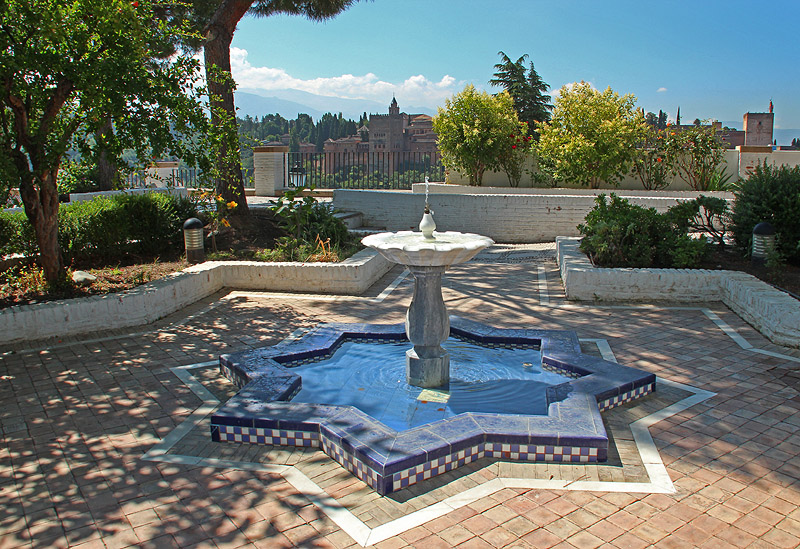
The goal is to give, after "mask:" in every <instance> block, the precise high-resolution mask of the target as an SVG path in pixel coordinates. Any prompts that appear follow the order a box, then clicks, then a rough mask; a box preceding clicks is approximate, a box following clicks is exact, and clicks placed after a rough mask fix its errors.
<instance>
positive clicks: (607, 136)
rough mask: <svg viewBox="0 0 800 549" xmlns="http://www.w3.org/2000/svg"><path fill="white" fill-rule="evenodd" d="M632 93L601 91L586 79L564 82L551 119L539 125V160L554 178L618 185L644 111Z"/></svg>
mask: <svg viewBox="0 0 800 549" xmlns="http://www.w3.org/2000/svg"><path fill="white" fill-rule="evenodd" d="M635 102H636V98H635V97H634V96H633V95H630V94H628V95H623V96H620V95H619V94H618V93H616V92H615V91H613V90H612V89H611V88H607V89H606V90H605V91H603V92H600V91H597V90H595V89H594V88H592V86H591V85H589V84H588V83H586V82H580V83H576V84H573V85H572V86H564V87H562V88H561V91H560V94H559V97H558V98H557V99H556V100H555V109H554V110H553V119H552V120H551V121H550V122H549V123H545V124H541V125H540V130H539V143H538V154H539V166H540V168H541V169H543V170H544V171H545V172H547V173H548V174H550V175H551V176H552V177H553V178H554V179H555V180H557V181H562V182H576V183H580V184H582V185H589V186H591V187H592V188H593V189H596V188H598V187H599V186H600V182H601V181H605V182H606V183H609V184H613V185H618V184H619V181H620V180H621V179H622V177H623V176H624V175H625V174H626V173H628V172H629V171H630V167H631V162H632V160H633V158H634V155H635V154H636V150H635V146H636V143H637V142H638V141H639V140H640V139H641V136H642V132H643V129H644V117H643V116H642V113H641V111H639V110H638V109H636V108H635V107H634V104H635Z"/></svg>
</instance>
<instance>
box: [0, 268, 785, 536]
mask: <svg viewBox="0 0 800 549" xmlns="http://www.w3.org/2000/svg"><path fill="white" fill-rule="evenodd" d="M539 266H542V267H544V269H545V272H546V275H547V279H548V286H549V288H548V290H549V292H548V293H549V295H548V297H549V304H547V305H546V306H543V305H542V304H541V303H540V301H539V297H540V296H539V294H538V286H537V283H536V281H537V269H538V267H539ZM401 271H402V269H399V268H398V269H396V270H395V271H393V272H392V273H391V274H390V275H387V277H384V279H383V281H382V282H381V284H382V286H381V287H373V288H372V289H370V291H369V292H368V295H367V297H365V298H364V299H346V300H323V299H313V298H303V299H300V298H297V297H292V296H284V297H281V296H278V297H276V296H270V297H258V296H257V295H256V294H254V295H251V296H248V297H241V296H237V295H236V294H229V293H228V292H225V291H223V292H220V293H219V294H216V295H215V296H211V297H209V298H208V299H206V300H203V301H202V302H200V303H197V304H195V305H192V306H190V307H187V308H186V309H185V310H184V311H182V312H181V313H179V314H176V315H173V316H171V317H169V318H167V319H163V320H161V321H159V322H157V323H155V324H153V325H150V326H145V327H140V328H136V329H131V330H127V331H126V330H119V331H116V332H113V333H105V334H92V335H89V336H86V337H82V338H66V339H64V340H62V341H60V342H59V341H58V340H57V339H53V340H49V341H46V342H37V341H33V340H32V341H30V342H25V343H21V344H18V345H14V346H10V347H8V348H4V349H0V434H2V444H0V509H3V513H0V547H60V546H63V547H83V548H87V549H90V548H94V547H98V548H100V547H105V548H120V549H121V548H124V547H143V546H144V547H161V546H164V547H192V546H197V547H210V546H213V545H212V544H214V545H216V546H219V547H231V548H233V547H271V548H274V547H339V548H341V547H357V546H358V544H357V543H356V540H355V539H354V538H353V537H352V536H351V535H350V534H349V533H348V532H347V531H345V530H344V529H342V527H341V526H340V524H339V523H337V522H336V520H333V519H332V517H331V516H329V515H328V514H326V512H325V509H324V508H322V507H321V506H319V505H317V504H315V503H314V500H313V498H312V497H311V496H309V495H307V494H305V493H303V492H302V491H300V490H298V488H296V487H295V485H294V484H293V483H292V482H290V481H289V480H288V479H287V478H284V476H282V473H281V472H280V471H270V470H257V469H258V468H257V467H252V468H249V469H242V468H230V467H228V468H226V467H219V466H215V465H213V462H212V461H207V460H230V461H232V462H238V463H251V464H264V465H275V466H282V467H285V466H290V467H292V468H293V470H296V471H297V472H299V473H301V474H302V475H304V476H305V477H306V478H308V479H309V480H310V481H311V482H313V483H314V484H315V485H316V486H319V487H320V488H321V489H323V490H325V491H326V493H327V494H328V495H330V496H331V497H333V498H334V499H335V500H336V501H337V502H338V504H339V505H341V506H342V507H343V508H344V509H346V510H347V511H348V512H349V513H350V514H351V515H352V516H353V517H355V518H356V519H357V520H358V521H360V523H361V524H363V525H364V527H365V528H367V529H374V530H372V531H373V532H378V531H380V530H379V528H380V527H381V525H384V524H390V523H393V521H396V520H398V519H402V518H403V517H405V516H408V515H411V514H412V513H417V514H416V515H413V516H416V517H423V518H422V520H421V521H419V522H417V523H414V524H411V525H409V527H408V528H406V529H404V530H402V531H401V532H398V533H397V534H396V535H393V536H390V537H388V538H385V539H381V540H380V541H378V542H377V544H376V546H377V547H383V548H401V547H423V548H426V549H433V548H436V547H456V546H458V547H547V548H550V547H580V548H584V547H606V546H607V547H620V548H622V547H625V548H636V547H648V546H654V547H681V548H685V547H714V548H717V547H720V548H721V547H750V546H752V547H797V546H798V545H800V507H799V506H800V456H798V454H800V376H799V375H798V371H800V362H797V361H796V360H791V359H790V358H786V357H795V358H796V357H799V356H800V352H798V351H797V350H796V349H795V350H791V349H787V348H782V347H778V346H776V345H773V344H772V343H770V342H769V341H768V340H767V339H765V338H764V337H763V336H761V335H760V334H759V333H758V332H757V331H755V330H754V329H753V328H752V327H750V326H749V325H748V324H747V323H746V322H744V321H743V320H741V319H740V318H739V317H738V316H736V315H735V314H734V313H732V312H731V311H729V310H728V309H727V308H725V307H724V306H723V305H721V304H718V303H712V304H698V305H689V306H687V305H686V304H683V305H681V306H680V307H677V308H667V307H664V306H661V305H656V306H651V307H634V308H622V307H614V308H606V307H604V306H603V305H604V304H598V305H599V306H595V305H591V304H585V305H583V306H573V305H572V304H568V303H567V302H566V301H565V300H564V299H563V290H561V287H560V280H559V278H558V274H557V268H556V266H555V263H554V262H552V261H548V260H542V261H539V260H537V261H535V262H527V263H525V262H523V263H502V262H496V261H495V262H483V263H477V262H472V263H468V264H466V265H462V266H458V267H454V268H453V269H451V270H450V271H448V273H447V276H446V277H445V278H446V279H445V292H444V297H445V300H446V303H447V306H448V308H449V310H450V312H451V313H453V314H458V315H460V316H465V317H470V318H474V319H475V320H477V321H480V322H485V323H489V324H493V325H496V326H498V327H504V328H515V327H547V328H553V329H569V330H575V331H576V332H577V333H578V335H579V337H580V338H583V339H586V340H595V339H598V340H605V341H606V342H608V345H609V346H610V348H611V350H612V351H613V352H614V355H615V357H616V359H617V360H618V361H619V362H620V363H622V364H626V365H631V366H635V367H637V368H641V369H644V370H647V371H651V372H654V373H655V374H657V375H658V376H660V377H661V378H662V379H664V380H670V381H674V382H677V383H683V384H687V385H690V386H692V387H697V388H699V389H704V390H706V391H711V392H713V393H716V395H715V396H714V397H713V398H710V399H709V400H706V401H703V402H701V403H699V404H696V405H695V406H692V407H690V408H688V409H685V410H682V411H681V412H680V413H678V414H676V415H673V416H671V417H669V418H667V419H665V420H663V421H660V422H658V423H655V424H654V425H652V427H651V428H650V433H651V435H652V437H653V440H654V442H655V444H656V446H657V448H658V450H659V453H660V455H661V457H662V460H663V462H664V465H665V466H666V470H667V473H668V474H669V476H670V478H671V479H672V482H673V483H674V487H675V490H676V491H675V493H667V494H663V493H643V492H625V491H607V492H602V491H601V492H595V491H592V492H586V491H571V490H564V489H561V490H555V489H541V488H536V489H529V488H510V487H509V488H501V489H498V490H496V491H494V492H492V493H491V494H489V495H486V496H483V497H480V498H478V499H476V500H474V501H470V502H469V503H468V504H466V505H463V506H460V507H458V508H457V509H455V510H453V511H451V512H449V513H445V514H440V515H438V516H432V517H430V519H425V518H424V517H425V516H426V515H425V513H426V509H429V508H430V506H432V505H436V504H437V503H438V502H440V501H443V500H445V499H446V498H448V497H452V496H454V495H458V494H462V493H465V492H466V491H467V490H469V489H471V488H473V487H479V486H481V485H483V484H484V483H486V482H490V481H492V480H493V479H497V478H530V479H545V480H548V479H563V480H564V481H566V482H574V481H579V480H596V481H602V482H612V481H613V482H645V483H646V482H649V477H648V476H647V472H646V469H645V468H644V465H643V463H642V460H641V457H640V456H639V453H638V449H637V446H636V444H635V443H634V441H633V437H632V435H631V431H630V428H629V424H630V422H631V421H634V420H635V419H638V418H640V417H644V416H646V415H648V414H650V413H653V412H655V411H657V410H660V409H662V408H664V407H666V406H669V405H671V404H672V403H674V402H677V401H680V400H681V399H682V398H685V397H686V395H687V394H690V393H687V392H686V391H683V390H681V389H680V388H674V387H673V388H670V387H667V386H666V385H664V386H663V387H660V388H659V391H657V392H656V394H654V395H653V396H652V397H647V398H645V399H643V400H642V401H640V402H637V403H634V404H632V405H627V406H625V407H622V408H620V409H617V410H614V411H612V412H609V413H607V414H605V415H604V420H605V421H606V427H607V429H608V430H609V432H611V433H612V435H613V436H614V442H615V445H614V447H613V448H612V451H611V452H610V453H611V454H612V459H611V460H610V461H609V463H608V464H602V465H597V466H578V467H572V466H566V465H557V464H516V463H504V462H497V461H491V460H480V461H479V462H476V463H474V464H471V465H470V466H467V467H464V468H461V469H458V470H456V471H453V472H450V473H448V474H447V475H444V476H443V477H442V478H440V479H435V480H434V481H432V482H430V483H422V484H420V485H417V486H415V487H412V488H410V489H407V490H404V491H401V492H398V493H396V494H393V495H391V496H389V497H386V498H381V497H379V496H376V495H375V494H374V492H372V491H371V490H369V489H368V488H366V487H365V485H364V484H363V483H362V482H360V481H358V480H357V479H354V477H352V476H351V475H350V474H349V473H347V472H346V471H344V470H343V469H342V468H341V467H339V466H338V465H336V464H335V463H333V462H332V461H331V460H330V459H329V458H327V456H325V455H324V454H322V453H321V452H319V451H317V450H313V449H312V450H308V449H300V450H296V449H285V448H272V447H247V446H237V445H233V444H228V445H223V444H214V443H211V442H210V440H209V438H208V436H207V434H208V432H207V424H204V423H199V424H198V425H197V426H195V427H194V428H192V429H191V430H190V431H189V432H188V433H187V434H186V435H185V436H184V437H183V438H181V440H180V441H179V442H178V443H177V444H176V445H175V446H174V447H173V448H172V449H171V450H170V452H169V454H168V455H170V456H189V457H191V458H193V459H195V461H194V462H192V463H186V462H184V463H168V462H158V461H144V460H143V459H142V456H144V455H145V454H146V453H147V452H148V451H149V450H150V449H152V448H153V447H154V445H156V444H157V443H159V441H160V440H161V439H163V438H164V437H166V436H168V435H169V434H170V433H171V432H173V431H174V430H175V429H176V428H177V427H178V426H179V425H181V424H182V423H183V422H184V421H185V420H187V418H189V417H190V415H191V414H192V412H194V411H195V410H196V409H197V408H198V407H199V406H201V404H203V401H202V399H201V398H200V397H198V396H197V395H196V394H195V393H194V392H193V391H192V390H191V388H190V387H188V386H187V385H186V384H185V383H184V382H183V381H182V380H181V379H180V378H178V377H177V376H176V375H175V373H173V371H172V370H171V368H174V367H178V366H186V365H190V364H197V363H201V362H205V361H213V360H216V359H217V357H218V356H219V355H220V354H222V353H226V352H233V351H238V350H244V349H249V348H254V347H260V346H265V345H270V344H275V343H277V342H279V341H281V340H282V339H284V338H285V337H287V336H288V335H289V334H290V333H292V332H293V331H294V330H296V329H298V328H309V327H312V326H315V325H317V324H319V323H321V322H401V321H402V319H403V315H404V311H405V308H406V307H407V305H408V302H409V300H410V296H411V290H412V286H411V282H410V280H408V279H406V280H405V281H403V282H402V283H401V284H400V285H399V286H398V287H397V288H396V289H395V290H394V291H393V292H392V293H391V294H390V295H389V296H388V297H387V298H386V299H385V300H384V301H382V302H380V303H376V302H375V301H372V300H370V299H369V298H371V297H375V296H377V295H378V294H379V293H380V292H381V291H382V290H383V288H385V286H386V285H388V284H389V283H390V282H391V281H392V280H393V279H394V277H396V276H397V275H398V274H399V273H400V272H401ZM379 286H380V285H379ZM568 305H569V306H568ZM704 308H705V309H708V310H709V311H711V312H713V313H714V314H715V315H717V316H718V317H719V318H721V319H722V320H723V321H724V322H725V323H727V325H728V326H730V328H732V329H733V330H735V331H736V332H737V333H738V334H740V335H741V336H742V337H744V338H745V339H746V340H747V341H748V342H749V343H750V344H751V345H753V347H754V348H755V349H761V350H764V351H768V352H770V353H776V354H777V355H770V354H761V353H757V352H753V350H750V349H743V348H741V347H740V346H739V345H737V343H736V342H735V341H734V340H733V339H731V338H730V337H729V336H728V335H726V334H725V333H724V332H723V331H722V330H720V329H719V328H718V327H717V326H715V325H714V324H713V322H711V320H710V319H709V317H708V316H707V315H706V314H705V313H704V311H703V309H704ZM584 347H585V349H586V352H589V353H595V354H597V353H599V350H598V349H599V348H598V347H597V346H596V345H595V344H594V343H591V342H584ZM781 355H783V357H782V356H781ZM192 375H193V376H194V378H195V379H196V380H198V381H199V382H200V383H202V385H203V386H204V387H206V388H207V389H208V390H209V391H211V393H212V394H213V395H215V397H216V398H217V399H220V400H224V399H225V398H227V397H228V396H230V395H232V394H234V393H235V387H233V386H232V385H231V384H230V383H229V382H227V380H225V379H224V378H222V377H221V376H220V375H219V372H218V371H217V369H216V368H213V367H209V368H205V369H196V370H192ZM204 460H205V461H204Z"/></svg>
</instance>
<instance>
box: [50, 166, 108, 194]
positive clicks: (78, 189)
mask: <svg viewBox="0 0 800 549" xmlns="http://www.w3.org/2000/svg"><path fill="white" fill-rule="evenodd" d="M56 185H57V187H58V194H71V193H93V192H97V191H102V190H118V189H120V188H121V187H122V179H121V178H120V177H119V173H118V174H117V178H116V181H115V185H114V186H113V189H102V188H101V187H100V184H99V181H98V177H97V166H96V165H95V164H92V163H90V162H83V161H79V162H66V163H64V164H62V165H61V167H60V168H59V170H58V178H57V180H56Z"/></svg>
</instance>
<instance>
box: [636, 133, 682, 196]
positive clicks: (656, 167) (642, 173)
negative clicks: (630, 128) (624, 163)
mask: <svg viewBox="0 0 800 549" xmlns="http://www.w3.org/2000/svg"><path fill="white" fill-rule="evenodd" d="M667 135H668V134H667V130H659V129H657V128H654V127H652V126H647V127H646V128H645V129H644V130H643V134H642V141H641V142H640V143H639V147H638V148H637V154H636V155H635V156H634V158H633V172H634V173H635V174H636V176H637V177H638V178H639V180H640V181H641V182H642V185H643V186H644V188H645V189H647V190H649V191H657V190H660V189H664V188H666V187H668V186H669V183H670V181H669V180H670V178H671V177H672V176H673V175H674V174H675V159H674V158H675V157H674V154H673V151H672V150H671V149H670V148H669V147H667Z"/></svg>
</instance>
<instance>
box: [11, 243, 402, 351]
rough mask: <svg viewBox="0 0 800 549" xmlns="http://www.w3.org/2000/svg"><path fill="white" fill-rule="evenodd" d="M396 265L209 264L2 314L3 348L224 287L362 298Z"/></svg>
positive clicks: (183, 302) (375, 258) (134, 318)
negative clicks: (132, 285)
mask: <svg viewBox="0 0 800 549" xmlns="http://www.w3.org/2000/svg"><path fill="white" fill-rule="evenodd" d="M392 266H393V264H392V263H390V262H389V261H387V260H386V259H384V258H383V257H382V256H380V255H379V254H377V253H376V252H374V251H373V250H362V251H360V252H359V253H357V254H355V255H354V256H352V257H350V258H348V259H347V260H345V261H343V262H341V263H259V262H240V261H207V262H205V263H201V264H199V265H194V266H191V267H189V268H187V269H185V270H183V271H182V272H180V273H174V274H171V275H169V276H167V277H165V278H163V279H159V280H156V281H153V282H150V283H147V284H144V285H142V286H138V287H136V288H133V289H131V290H128V291H125V292H119V293H116V294H106V295H98V296H91V297H86V298H80V299H70V300H64V301H53V302H48V303H39V304H35V305H22V306H18V307H9V308H7V309H3V310H0V344H4V343H5V344H8V343H13V342H17V341H25V340H35V339H42V338H46V337H52V336H59V337H65V336H72V335H78V334H84V333H91V332H97V331H103V330H113V329H117V328H128V327H131V326H139V325H142V324H148V323H150V322H153V321H155V320H158V319H159V318H163V317H165V316H167V315H169V314H172V313H174V312H176V311H179V310H180V309H182V308H183V307H186V306H187V305H190V304H192V303H194V302H196V301H199V300H200V299H203V298H204V297H207V296H209V295H211V294H213V293H214V292H217V291H219V290H221V289H222V288H231V289H239V290H260V291H293V292H307V293H324V294H343V295H360V294H362V293H363V292H365V291H366V290H367V289H368V288H369V287H370V286H372V285H373V284H374V283H375V282H376V281H377V280H378V279H379V278H380V277H382V276H383V275H384V274H386V273H387V272H388V271H389V270H390V269H391V268H392Z"/></svg>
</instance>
